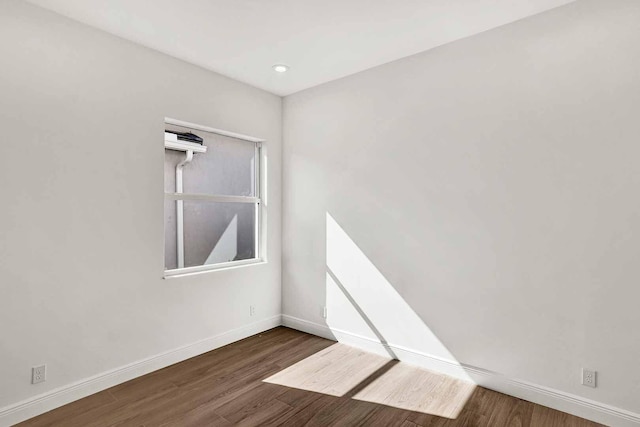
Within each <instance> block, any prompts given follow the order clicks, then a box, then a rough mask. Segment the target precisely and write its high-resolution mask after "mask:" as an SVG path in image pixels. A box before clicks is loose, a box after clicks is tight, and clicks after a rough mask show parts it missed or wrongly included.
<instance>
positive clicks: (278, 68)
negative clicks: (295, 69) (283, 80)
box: [273, 64, 289, 73]
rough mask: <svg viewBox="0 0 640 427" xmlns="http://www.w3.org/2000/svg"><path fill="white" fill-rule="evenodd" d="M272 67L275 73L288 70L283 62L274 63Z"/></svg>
mask: <svg viewBox="0 0 640 427" xmlns="http://www.w3.org/2000/svg"><path fill="white" fill-rule="evenodd" d="M273 69H274V70H275V71H276V72H277V73H286V72H287V71H288V70H289V67H288V66H287V65H284V64H276V65H274V66H273Z"/></svg>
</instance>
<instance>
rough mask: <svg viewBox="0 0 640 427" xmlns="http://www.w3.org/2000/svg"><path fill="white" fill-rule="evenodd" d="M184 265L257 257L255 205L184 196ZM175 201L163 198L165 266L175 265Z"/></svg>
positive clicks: (192, 265)
mask: <svg viewBox="0 0 640 427" xmlns="http://www.w3.org/2000/svg"><path fill="white" fill-rule="evenodd" d="M182 203H183V212H184V214H183V218H184V266H185V267H194V266H200V265H206V264H219V263H222V262H229V261H238V260H244V259H253V258H255V257H256V253H255V246H256V230H255V225H256V205H255V204H253V203H218V202H207V201H193V200H184V201H183V202H182ZM177 206H178V202H177V201H173V200H169V201H166V202H165V268H166V269H174V268H178V262H177V256H178V255H177V254H178V251H177V238H176V236H177V234H176V233H177V224H176V209H177Z"/></svg>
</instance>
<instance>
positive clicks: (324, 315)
mask: <svg viewBox="0 0 640 427" xmlns="http://www.w3.org/2000/svg"><path fill="white" fill-rule="evenodd" d="M322 317H323V318H325V319H326V318H327V306H326V305H325V306H323V307H322Z"/></svg>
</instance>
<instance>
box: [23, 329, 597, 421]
mask: <svg viewBox="0 0 640 427" xmlns="http://www.w3.org/2000/svg"><path fill="white" fill-rule="evenodd" d="M335 345H336V344H335V343H334V342H332V341H329V340H325V339H323V338H319V337H315V336H312V335H308V334H305V333H302V332H298V331H294V330H292V329H288V328H284V327H280V328H275V329H272V330H270V331H267V332H264V333H261V334H258V335H255V336H252V337H249V338H246V339H244V340H241V341H238V342H236V343H234V344H230V345H228V346H225V347H222V348H219V349H217V350H214V351H211V352H208V353H205V354H203V355H200V356H197V357H194V358H192V359H189V360H186V361H184V362H181V363H177V364H175V365H172V366H169V367H167V368H164V369H161V370H158V371H156V372H153V373H151V374H149V375H145V376H143V377H140V378H136V379H134V380H132V381H128V382H126V383H123V384H120V385H118V386H115V387H112V388H110V389H108V390H104V391H102V392H100V393H97V394H94V395H92V396H89V397H86V398H84V399H81V400H78V401H76V402H73V403H70V404H69V405H66V406H63V407H61V408H58V409H55V410H53V411H50V412H48V413H46V414H42V415H40V416H38V417H35V418H33V419H31V420H27V421H25V422H23V423H21V424H19V426H22V427H44V426H47V427H48V426H56V427H57V426H63V427H75V426H78V427H115V426H133V427H140V426H144V427H156V426H163V427H174V426H175V427H177V426H180V427H184V426H186V427H190V426H194V427H199V426H213V427H216V426H219V427H229V426H247V427H252V426H291V427H298V426H322V427H325V426H360V425H362V426H396V427H419V426H422V427H427V426H428V427H500V426H505V427H507V426H508V427H560V426H562V427H564V426H570V427H596V426H598V424H596V423H592V422H590V421H586V420H583V419H581V418H577V417H574V416H571V415H568V414H564V413H562V412H558V411H554V410H552V409H549V408H545V407H542V406H539V405H535V404H533V403H530V402H526V401H523V400H520V399H517V398H514V397H511V396H507V395H504V394H501V393H496V392H494V391H491V390H487V389H484V388H481V387H476V388H475V390H474V391H473V392H472V393H471V394H470V397H469V400H468V401H467V402H466V404H465V405H464V406H463V407H462V408H461V410H460V411H459V414H458V415H457V417H456V418H455V419H449V418H446V417H440V416H437V415H434V414H433V413H424V412H418V411H414V410H409V409H407V402H412V401H415V402H418V404H417V406H416V408H418V409H419V410H422V411H426V412H429V411H431V412H437V411H438V410H441V408H442V406H441V405H453V404H452V403H451V402H450V401H453V400H460V401H461V400H463V399H461V397H460V395H458V394H456V393H457V392H456V389H455V388H447V387H446V386H447V381H450V380H449V379H447V378H443V377H439V376H438V374H433V375H434V376H433V377H429V374H428V373H425V372H423V371H411V368H408V367H406V366H401V365H402V363H401V362H397V361H391V362H389V361H387V359H385V358H381V359H380V361H378V359H377V357H378V356H376V357H370V356H368V355H367V354H360V352H359V350H354V351H351V350H348V349H342V352H337V353H334V356H335V355H338V356H340V355H341V357H337V359H338V360H340V362H339V363H338V364H336V365H333V366H332V364H331V363H330V362H329V363H328V364H327V359H323V360H318V358H319V356H318V355H319V354H320V355H324V356H327V355H330V354H331V353H332V350H331V347H332V346H335ZM347 354H350V355H351V356H354V355H355V357H356V359H355V360H356V361H359V362H363V363H357V362H354V361H353V360H350V359H349V358H348V357H346V356H345V355H347ZM358 355H359V356H358ZM358 357H362V359H358ZM309 359H311V362H312V363H310V364H309V363H307V365H309V366H311V365H314V364H315V365H314V366H315V368H311V369H306V373H304V375H303V374H295V370H296V369H298V368H300V366H298V368H291V367H292V366H294V365H296V364H299V363H302V364H304V363H305V361H307V362H308V360H309ZM363 365H366V366H368V368H367V369H366V371H367V374H362V375H360V374H358V375H356V376H354V372H360V373H362V372H364V371H363V368H362V366H363ZM397 366H401V367H400V368H397ZM307 368H308V367H307ZM394 369H395V371H394ZM303 371H304V370H303ZM292 372H294V373H292ZM299 372H300V371H299ZM318 372H319V373H321V375H317V374H318ZM310 373H311V374H310ZM297 375H299V378H298V377H297ZM274 376H275V377H276V378H280V379H283V378H284V379H285V380H287V381H298V382H300V384H298V385H299V387H298V388H293V387H290V386H286V385H282V384H273V383H269V382H265V381H264V380H265V379H267V378H269V377H271V378H273V377H274ZM385 384H386V385H385ZM399 384H400V385H399ZM425 384H426V385H425ZM313 387H317V388H318V391H320V392H314V391H311V390H305V389H304V388H313ZM443 387H444V388H443ZM427 389H429V390H431V392H432V394H431V395H428V396H427V397H425V395H424V392H425V390H427ZM437 390H440V393H438V392H437ZM385 393H386V394H385ZM421 393H423V394H421ZM331 394H335V395H331ZM463 394H464V393H463ZM363 396H364V397H367V398H368V400H372V401H364V400H358V398H363ZM372 396H373V398H372ZM416 396H422V397H421V398H420V399H417V400H416ZM434 399H435V400H434ZM438 399H442V401H438ZM434 401H435V402H436V403H434ZM412 404H413V403H412ZM430 405H431V406H430ZM453 406H455V405H453ZM399 407H400V408H399ZM409 407H410V408H413V407H414V406H409ZM434 408H435V409H434ZM438 408H440V409H438ZM458 409H460V408H458Z"/></svg>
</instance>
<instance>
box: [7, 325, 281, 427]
mask: <svg viewBox="0 0 640 427" xmlns="http://www.w3.org/2000/svg"><path fill="white" fill-rule="evenodd" d="M280 325H281V316H280V315H276V316H272V317H269V318H267V319H263V320H260V321H257V322H254V323H251V324H248V325H245V326H241V327H239V328H237V329H232V330H230V331H227V332H223V333H221V334H219V335H216V336H213V337H211V338H206V339H204V340H201V341H198V342H195V343H193V344H189V345H186V346H184V347H180V348H177V349H174V350H170V351H167V352H165V353H161V354H158V355H155V356H151V357H149V358H146V359H143V360H139V361H137V362H134V363H131V364H129V365H126V366H122V367H120V368H116V369H113V370H111V371H107V372H103V373H101V374H98V375H95V376H93V377H90V378H86V379H83V380H80V381H78V382H75V383H72V384H68V385H65V386H62V387H60V388H57V389H55V390H52V391H49V392H47V393H43V394H41V395H39V396H35V397H33V398H30V399H27V400H24V401H22V402H18V403H15V404H13V405H9V406H6V407H4V408H1V409H0V426H10V425H13V424H16V423H19V422H21V421H24V420H27V419H29V418H32V417H35V416H37V415H40V414H42V413H45V412H47V411H50V410H52V409H55V408H57V407H60V406H62V405H66V404H67V403H71V402H73V401H75V400H78V399H81V398H83V397H86V396H89V395H91V394H94V393H97V392H99V391H102V390H105V389H107V388H109V387H113V386H115V385H118V384H121V383H123V382H125V381H129V380H132V379H134V378H137V377H139V376H142V375H145V374H148V373H150V372H153V371H156V370H158V369H162V368H165V367H167V366H169V365H173V364H174V363H178V362H182V361H184V360H186V359H190V358H192V357H195V356H198V355H200V354H203V353H206V352H208V351H211V350H215V349H216V348H220V347H223V346H225V345H227V344H231V343H233V342H235V341H238V340H241V339H244V338H247V337H250V336H251V335H255V334H258V333H260V332H264V331H266V330H268V329H271V328H275V327H276V326H280Z"/></svg>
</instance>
